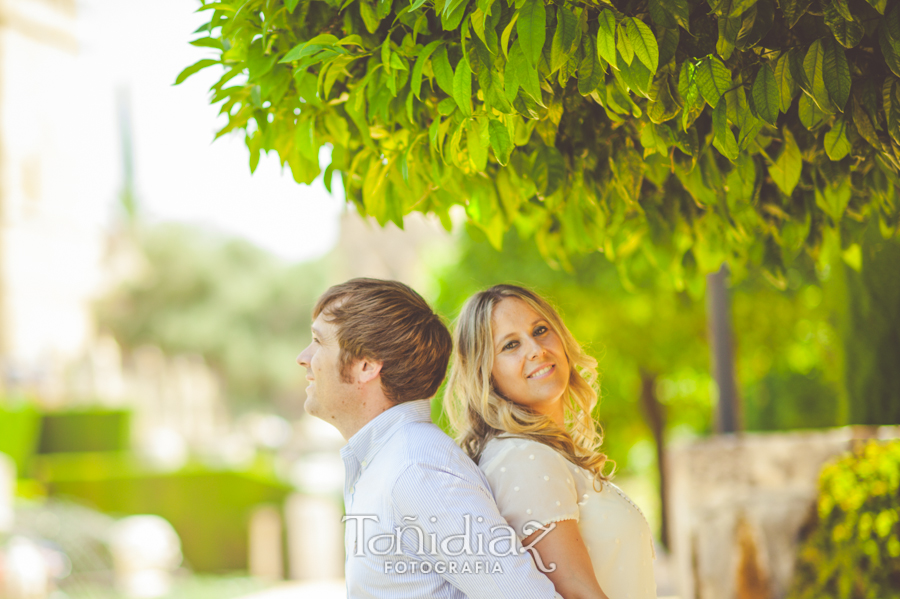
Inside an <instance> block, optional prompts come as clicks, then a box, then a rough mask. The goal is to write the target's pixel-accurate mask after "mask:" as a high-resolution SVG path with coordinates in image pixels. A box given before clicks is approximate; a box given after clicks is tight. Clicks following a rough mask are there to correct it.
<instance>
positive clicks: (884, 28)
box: [878, 5, 900, 77]
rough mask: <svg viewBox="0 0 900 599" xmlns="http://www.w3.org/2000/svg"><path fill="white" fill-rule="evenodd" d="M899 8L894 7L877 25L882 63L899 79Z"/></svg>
mask: <svg viewBox="0 0 900 599" xmlns="http://www.w3.org/2000/svg"><path fill="white" fill-rule="evenodd" d="M897 30H900V6H898V5H895V6H894V7H893V8H892V9H891V10H890V11H888V13H887V14H886V15H885V18H884V20H883V21H882V22H881V23H880V24H879V25H878V43H879V44H880V46H881V53H882V54H883V55H884V61H885V62H886V63H887V65H888V68H890V69H891V71H892V72H893V73H894V75H896V76H898V77H900V32H898V31H897Z"/></svg>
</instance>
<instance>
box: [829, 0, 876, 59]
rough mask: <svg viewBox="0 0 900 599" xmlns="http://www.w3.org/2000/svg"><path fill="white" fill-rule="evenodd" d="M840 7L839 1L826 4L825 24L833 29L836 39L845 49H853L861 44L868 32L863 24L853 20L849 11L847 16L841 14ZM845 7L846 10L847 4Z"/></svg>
mask: <svg viewBox="0 0 900 599" xmlns="http://www.w3.org/2000/svg"><path fill="white" fill-rule="evenodd" d="M839 5H840V1H839V0H831V1H827V2H826V3H825V10H824V16H825V24H826V25H828V28H829V29H831V33H832V34H834V39H836V40H837V41H838V42H840V43H841V45H842V46H844V47H845V48H852V47H854V46H856V45H857V44H858V43H859V42H860V40H861V39H862V37H863V34H865V32H866V30H865V28H864V27H863V26H862V24H860V23H858V22H857V21H856V20H855V19H853V17H852V16H851V15H850V13H849V10H848V12H847V16H844V15H843V14H841V12H840V10H839V8H838V7H839ZM843 7H844V8H845V9H846V8H847V6H846V4H844V6H843Z"/></svg>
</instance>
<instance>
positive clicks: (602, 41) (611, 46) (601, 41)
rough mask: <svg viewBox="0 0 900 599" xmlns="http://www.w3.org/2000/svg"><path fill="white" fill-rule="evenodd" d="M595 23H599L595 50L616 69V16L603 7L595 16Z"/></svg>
mask: <svg viewBox="0 0 900 599" xmlns="http://www.w3.org/2000/svg"><path fill="white" fill-rule="evenodd" d="M597 24H598V25H599V29H598V30H597V52H598V53H599V54H600V57H601V58H602V59H603V60H605V61H606V62H608V63H609V64H610V65H611V66H612V68H614V69H618V68H619V67H618V65H617V64H616V16H615V15H614V14H613V12H612V11H611V10H608V9H603V10H601V11H600V14H599V16H598V17H597Z"/></svg>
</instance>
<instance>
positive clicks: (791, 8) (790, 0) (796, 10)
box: [779, 0, 812, 28]
mask: <svg viewBox="0 0 900 599" xmlns="http://www.w3.org/2000/svg"><path fill="white" fill-rule="evenodd" d="M779 4H780V5H781V10H782V11H783V12H784V20H785V23H787V26H788V27H789V28H793V27H794V25H796V24H797V21H799V20H800V17H802V16H803V15H804V14H806V11H807V9H809V5H810V4H812V0H781V1H780V3H779Z"/></svg>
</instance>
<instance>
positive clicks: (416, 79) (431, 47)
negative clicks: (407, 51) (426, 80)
mask: <svg viewBox="0 0 900 599" xmlns="http://www.w3.org/2000/svg"><path fill="white" fill-rule="evenodd" d="M441 43H442V42H441V40H434V41H433V42H431V43H429V44H428V45H427V46H425V48H424V49H423V50H422V52H421V53H420V54H419V57H418V58H417V59H416V64H415V66H414V67H413V70H412V75H411V76H410V79H409V88H410V90H412V93H413V94H415V96H416V98H418V99H420V100H421V99H422V96H421V95H420V92H421V90H422V69H424V68H425V63H426V62H427V61H428V59H429V58H430V57H431V54H432V52H434V51H435V49H436V48H437V47H438V46H440V45H441ZM433 69H434V66H433V65H432V70H433Z"/></svg>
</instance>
